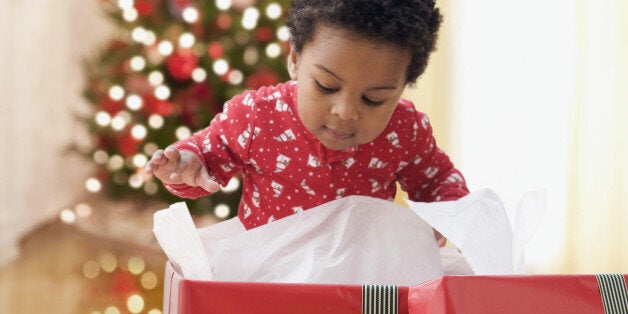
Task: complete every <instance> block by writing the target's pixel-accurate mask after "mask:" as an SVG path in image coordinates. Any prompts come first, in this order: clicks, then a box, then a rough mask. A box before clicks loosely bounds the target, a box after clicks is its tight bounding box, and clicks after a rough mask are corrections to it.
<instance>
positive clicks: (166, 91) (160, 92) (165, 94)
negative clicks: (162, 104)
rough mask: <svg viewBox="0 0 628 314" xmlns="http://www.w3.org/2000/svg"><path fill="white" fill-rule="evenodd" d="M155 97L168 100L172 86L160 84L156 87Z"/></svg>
mask: <svg viewBox="0 0 628 314" xmlns="http://www.w3.org/2000/svg"><path fill="white" fill-rule="evenodd" d="M155 97H157V99H159V100H166V99H168V98H170V88H168V86H166V85H159V86H157V88H155Z"/></svg>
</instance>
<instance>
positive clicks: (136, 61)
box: [130, 56, 146, 72]
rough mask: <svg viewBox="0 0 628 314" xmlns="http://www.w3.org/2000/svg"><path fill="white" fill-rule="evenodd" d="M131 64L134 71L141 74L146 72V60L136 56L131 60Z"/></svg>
mask: <svg viewBox="0 0 628 314" xmlns="http://www.w3.org/2000/svg"><path fill="white" fill-rule="evenodd" d="M130 64H131V69H132V70H133V71H135V72H139V71H142V70H144V67H145V66H146V60H144V58H142V57H140V56H135V57H133V58H131V61H130Z"/></svg>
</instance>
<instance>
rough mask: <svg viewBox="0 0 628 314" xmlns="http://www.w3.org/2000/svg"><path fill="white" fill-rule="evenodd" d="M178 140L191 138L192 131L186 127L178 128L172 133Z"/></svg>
mask: <svg viewBox="0 0 628 314" xmlns="http://www.w3.org/2000/svg"><path fill="white" fill-rule="evenodd" d="M174 134H175V135H176V137H177V138H178V139H179V140H184V139H186V138H188V137H190V136H192V131H190V129H189V128H188V127H186V126H180V127H178V128H177V130H176V131H175V133H174Z"/></svg>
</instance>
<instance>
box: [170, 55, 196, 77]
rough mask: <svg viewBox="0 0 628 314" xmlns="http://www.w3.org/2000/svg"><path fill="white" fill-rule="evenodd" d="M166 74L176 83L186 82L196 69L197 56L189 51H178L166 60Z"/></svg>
mask: <svg viewBox="0 0 628 314" xmlns="http://www.w3.org/2000/svg"><path fill="white" fill-rule="evenodd" d="M166 66H167V68H168V72H169V73H170V75H171V76H172V78H174V79H175V80H177V81H187V80H189V79H190V78H191V77H192V72H193V71H194V69H196V68H197V67H198V56H196V54H195V53H194V51H192V50H190V49H178V50H177V51H175V52H174V53H173V54H171V55H170V56H168V58H166Z"/></svg>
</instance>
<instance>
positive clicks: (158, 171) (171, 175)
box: [144, 146, 219, 193]
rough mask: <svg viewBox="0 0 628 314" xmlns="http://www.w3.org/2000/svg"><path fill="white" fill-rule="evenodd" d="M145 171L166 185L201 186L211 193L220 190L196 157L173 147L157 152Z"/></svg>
mask: <svg viewBox="0 0 628 314" xmlns="http://www.w3.org/2000/svg"><path fill="white" fill-rule="evenodd" d="M144 170H145V172H146V173H147V174H153V175H155V177H157V178H158V179H159V180H161V181H162V182H164V183H166V184H187V185H189V186H200V187H201V188H203V189H204V190H205V191H207V192H210V193H214V192H217V191H218V188H219V186H218V183H216V182H215V181H212V180H211V179H210V178H209V174H208V173H207V169H205V166H204V165H203V163H202V162H201V161H200V160H199V159H198V157H196V155H194V154H193V153H191V152H189V151H186V150H178V149H176V148H174V147H172V146H170V147H168V148H166V149H165V150H161V149H160V150H158V151H156V152H155V153H154V154H153V157H152V158H151V159H150V161H148V164H146V167H145V168H144Z"/></svg>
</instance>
